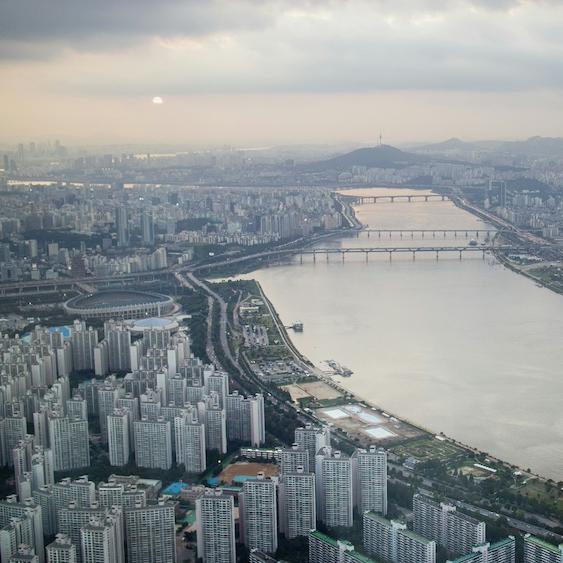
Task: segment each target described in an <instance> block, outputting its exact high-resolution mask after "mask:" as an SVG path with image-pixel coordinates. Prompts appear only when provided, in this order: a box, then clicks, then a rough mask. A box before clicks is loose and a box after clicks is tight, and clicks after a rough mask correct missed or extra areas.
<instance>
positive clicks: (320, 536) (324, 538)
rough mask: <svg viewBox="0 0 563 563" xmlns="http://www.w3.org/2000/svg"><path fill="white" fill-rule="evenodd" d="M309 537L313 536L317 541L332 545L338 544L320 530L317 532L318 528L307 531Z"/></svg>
mask: <svg viewBox="0 0 563 563" xmlns="http://www.w3.org/2000/svg"><path fill="white" fill-rule="evenodd" d="M309 537H312V538H315V539H317V540H319V541H322V542H325V543H328V544H330V545H332V546H334V547H337V546H338V542H337V541H336V540H335V539H334V538H331V537H330V536H327V535H326V534H323V533H322V532H319V531H318V530H315V531H314V532H309Z"/></svg>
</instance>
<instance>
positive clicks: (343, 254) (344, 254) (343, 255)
mask: <svg viewBox="0 0 563 563" xmlns="http://www.w3.org/2000/svg"><path fill="white" fill-rule="evenodd" d="M345 256H346V252H342V263H343V264H344V257H345ZM327 257H328V254H327Z"/></svg>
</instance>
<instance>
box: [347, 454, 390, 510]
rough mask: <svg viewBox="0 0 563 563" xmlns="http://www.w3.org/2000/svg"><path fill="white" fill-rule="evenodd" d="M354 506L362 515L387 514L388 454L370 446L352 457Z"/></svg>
mask: <svg viewBox="0 0 563 563" xmlns="http://www.w3.org/2000/svg"><path fill="white" fill-rule="evenodd" d="M352 469H353V474H354V506H355V507H356V509H357V510H358V512H359V513H360V514H363V513H364V512H366V511H369V510H371V511H373V512H378V513H379V514H382V515H383V516H385V514H387V452H386V451H385V450H384V449H383V448H376V447H375V446H370V448H369V450H367V451H366V450H356V451H355V452H354V454H353V455H352Z"/></svg>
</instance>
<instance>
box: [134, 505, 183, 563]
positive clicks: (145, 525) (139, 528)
mask: <svg viewBox="0 0 563 563" xmlns="http://www.w3.org/2000/svg"><path fill="white" fill-rule="evenodd" d="M174 512H175V505H174V503H173V502H169V501H165V500H164V499H159V500H158V501H156V502H150V503H147V505H146V506H135V507H133V508H129V509H127V510H126V511H125V533H126V542H127V562H128V563H176V525H175V519H174Z"/></svg>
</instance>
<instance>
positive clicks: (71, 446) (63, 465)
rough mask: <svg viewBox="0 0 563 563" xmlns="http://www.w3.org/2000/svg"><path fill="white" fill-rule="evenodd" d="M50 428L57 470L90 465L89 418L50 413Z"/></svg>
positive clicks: (50, 439)
mask: <svg viewBox="0 0 563 563" xmlns="http://www.w3.org/2000/svg"><path fill="white" fill-rule="evenodd" d="M48 428H49V443H50V444H51V451H52V452H53V468H54V470H55V471H70V470H72V469H81V468H82V467H88V466H89V465H90V442H89V437H88V421H87V420H83V419H81V418H69V417H67V416H59V415H57V414H55V413H50V414H49V415H48Z"/></svg>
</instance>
